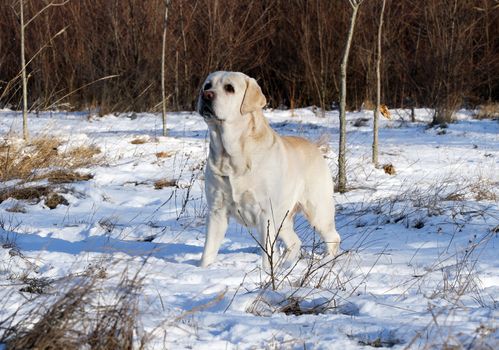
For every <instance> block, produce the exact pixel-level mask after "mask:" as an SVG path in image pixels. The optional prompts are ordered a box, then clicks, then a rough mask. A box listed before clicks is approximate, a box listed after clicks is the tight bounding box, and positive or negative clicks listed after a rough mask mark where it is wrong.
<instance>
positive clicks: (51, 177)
mask: <svg viewBox="0 0 499 350" xmlns="http://www.w3.org/2000/svg"><path fill="white" fill-rule="evenodd" d="M45 177H46V178H47V180H48V181H49V182H50V183H53V184H61V183H70V182H77V181H88V180H91V179H92V178H93V177H94V176H93V175H92V174H80V173H78V172H76V171H71V170H54V171H51V172H49V173H48V174H46V175H45Z"/></svg>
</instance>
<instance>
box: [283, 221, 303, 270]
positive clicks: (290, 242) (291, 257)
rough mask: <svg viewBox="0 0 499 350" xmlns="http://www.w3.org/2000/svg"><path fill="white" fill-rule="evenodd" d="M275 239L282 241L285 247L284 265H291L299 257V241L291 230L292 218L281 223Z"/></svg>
mask: <svg viewBox="0 0 499 350" xmlns="http://www.w3.org/2000/svg"><path fill="white" fill-rule="evenodd" d="M277 237H278V238H280V239H282V241H283V242H284V244H285V245H286V253H285V256H284V258H285V263H286V264H287V265H288V266H289V265H292V264H293V263H294V262H295V261H296V260H297V259H298V255H300V248H301V240H300V238H299V237H298V235H297V234H296V232H295V230H294V228H293V218H292V217H289V218H286V219H285V220H284V222H283V223H282V226H281V229H280V230H279V232H278V233H277Z"/></svg>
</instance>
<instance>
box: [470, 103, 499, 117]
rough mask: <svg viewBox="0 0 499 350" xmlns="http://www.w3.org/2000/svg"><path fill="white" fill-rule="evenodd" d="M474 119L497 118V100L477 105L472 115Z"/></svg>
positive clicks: (498, 105)
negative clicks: (476, 109)
mask: <svg viewBox="0 0 499 350" xmlns="http://www.w3.org/2000/svg"><path fill="white" fill-rule="evenodd" d="M473 117H474V118H475V119H479V120H482V119H499V102H490V103H486V104H483V105H481V106H479V107H478V111H477V112H476V113H475V114H474V115H473Z"/></svg>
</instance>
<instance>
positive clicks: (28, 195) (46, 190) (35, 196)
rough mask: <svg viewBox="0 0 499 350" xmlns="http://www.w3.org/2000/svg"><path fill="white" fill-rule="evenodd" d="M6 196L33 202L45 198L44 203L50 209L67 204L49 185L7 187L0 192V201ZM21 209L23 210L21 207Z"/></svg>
mask: <svg viewBox="0 0 499 350" xmlns="http://www.w3.org/2000/svg"><path fill="white" fill-rule="evenodd" d="M8 198H14V199H17V200H23V201H27V202H28V203H33V204H36V203H39V202H40V201H41V200H42V198H45V205H46V206H47V207H49V208H50V209H55V208H57V206H58V205H61V204H62V205H69V203H68V201H67V200H66V198H64V197H63V196H61V195H60V194H57V193H55V192H52V189H51V188H50V187H49V186H31V187H17V188H9V189H7V190H4V191H1V192H0V203H2V202H3V201H5V200H6V199H8ZM13 208H14V207H13ZM21 208H22V207H21ZM12 210H14V209H12V208H11V211H12ZM21 210H23V208H22V209H21ZM24 212H25V211H24Z"/></svg>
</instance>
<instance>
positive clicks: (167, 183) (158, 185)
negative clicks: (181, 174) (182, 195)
mask: <svg viewBox="0 0 499 350" xmlns="http://www.w3.org/2000/svg"><path fill="white" fill-rule="evenodd" d="M165 187H178V185H177V180H170V179H160V180H156V181H154V188H155V189H156V190H161V189H163V188H165Z"/></svg>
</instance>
